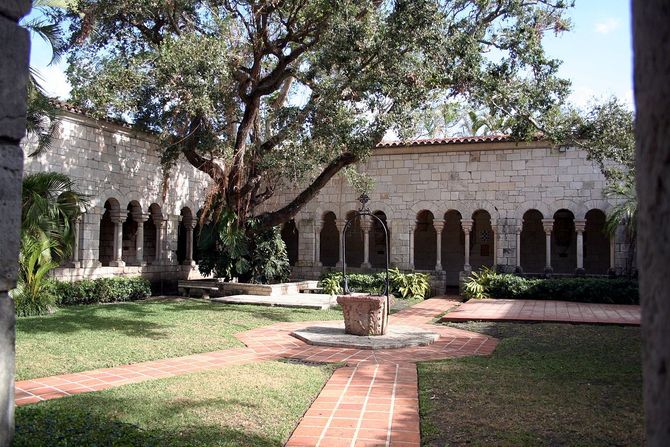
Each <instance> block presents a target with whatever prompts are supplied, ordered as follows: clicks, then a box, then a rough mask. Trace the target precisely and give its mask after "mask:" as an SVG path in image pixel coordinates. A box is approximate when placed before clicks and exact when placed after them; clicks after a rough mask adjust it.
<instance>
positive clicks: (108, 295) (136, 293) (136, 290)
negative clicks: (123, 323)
mask: <svg viewBox="0 0 670 447" xmlns="http://www.w3.org/2000/svg"><path fill="white" fill-rule="evenodd" d="M48 289H49V291H50V293H51V294H52V295H53V296H54V297H55V299H56V302H57V303H58V304H60V305H64V306H70V305H77V304H95V303H113V302H123V301H136V300H141V299H144V298H148V297H150V296H151V284H150V283H149V280H147V279H145V278H142V277H111V278H100V279H85V280H82V281H75V282H66V281H57V280H51V281H49V285H48Z"/></svg>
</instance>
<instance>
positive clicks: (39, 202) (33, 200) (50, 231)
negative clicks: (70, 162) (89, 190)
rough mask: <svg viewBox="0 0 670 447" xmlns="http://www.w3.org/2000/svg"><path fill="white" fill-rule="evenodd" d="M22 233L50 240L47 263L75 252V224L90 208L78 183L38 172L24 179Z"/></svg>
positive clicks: (64, 177) (55, 174) (46, 256)
mask: <svg viewBox="0 0 670 447" xmlns="http://www.w3.org/2000/svg"><path fill="white" fill-rule="evenodd" d="M21 200H22V202H21V234H25V235H27V236H30V237H31V238H34V239H38V240H42V241H49V244H50V246H51V249H50V250H48V251H44V252H43V256H42V258H43V260H44V261H51V260H52V258H53V260H54V261H55V262H60V261H62V260H64V259H67V257H68V256H69V255H70V254H71V252H72V246H73V244H74V235H75V231H74V225H75V221H76V219H77V218H78V217H79V216H81V214H82V213H83V211H84V208H85V207H86V206H87V205H88V199H87V197H86V196H85V195H84V194H82V193H80V192H79V191H77V188H76V186H75V184H74V182H73V181H72V180H71V179H70V178H69V177H68V176H67V175H65V174H61V173H58V172H38V173H35V174H30V175H27V176H26V177H25V178H24V179H23V190H22V193H21Z"/></svg>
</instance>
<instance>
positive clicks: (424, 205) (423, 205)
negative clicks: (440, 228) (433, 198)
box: [409, 200, 441, 216]
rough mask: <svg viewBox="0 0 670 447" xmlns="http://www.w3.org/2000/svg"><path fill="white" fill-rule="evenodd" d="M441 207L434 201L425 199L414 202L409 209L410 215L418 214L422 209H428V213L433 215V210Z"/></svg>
mask: <svg viewBox="0 0 670 447" xmlns="http://www.w3.org/2000/svg"><path fill="white" fill-rule="evenodd" d="M440 208H441V204H437V203H434V202H427V201H425V200H421V201H419V202H416V203H414V204H413V205H412V207H411V208H410V209H409V211H410V213H411V214H410V215H414V216H418V215H419V213H421V212H422V211H430V213H431V214H432V215H433V216H435V215H436V212H435V210H438V209H440Z"/></svg>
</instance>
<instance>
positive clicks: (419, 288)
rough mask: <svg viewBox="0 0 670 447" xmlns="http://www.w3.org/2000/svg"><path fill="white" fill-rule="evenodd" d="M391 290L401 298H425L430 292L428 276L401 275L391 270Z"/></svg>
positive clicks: (395, 270)
mask: <svg viewBox="0 0 670 447" xmlns="http://www.w3.org/2000/svg"><path fill="white" fill-rule="evenodd" d="M390 273H391V288H392V290H393V293H394V294H396V291H397V292H398V294H399V295H400V297H401V298H425V297H426V295H427V294H428V292H430V282H429V280H430V276H429V275H427V274H425V273H416V272H415V273H402V272H401V271H400V270H398V269H393V270H391V272H390Z"/></svg>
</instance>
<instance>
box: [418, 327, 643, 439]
mask: <svg viewBox="0 0 670 447" xmlns="http://www.w3.org/2000/svg"><path fill="white" fill-rule="evenodd" d="M453 326H455V327H459V328H462V329H466V330H471V331H478V332H483V333H487V334H490V335H492V336H495V337H497V338H499V339H500V340H501V342H500V344H499V345H498V347H497V349H496V350H495V352H494V353H493V355H492V356H490V357H470V358H464V359H456V360H447V361H440V362H430V363H422V364H420V365H419V395H420V405H421V432H422V442H423V444H424V445H426V446H458V445H469V446H490V445H496V446H546V445H555V446H564V445H580V446H603V445H621V446H624V445H625V446H629V445H630V446H637V445H644V428H643V410H642V372H641V364H640V330H639V328H633V327H613V326H582V325H569V324H514V323H465V324H454V325H453Z"/></svg>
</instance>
